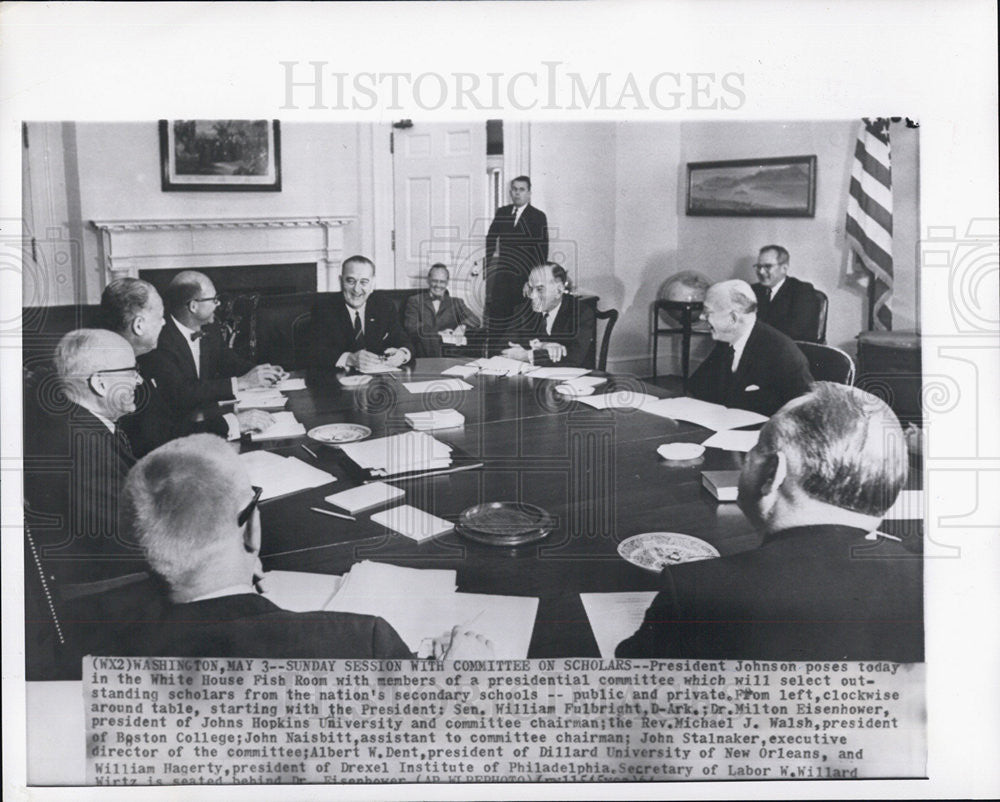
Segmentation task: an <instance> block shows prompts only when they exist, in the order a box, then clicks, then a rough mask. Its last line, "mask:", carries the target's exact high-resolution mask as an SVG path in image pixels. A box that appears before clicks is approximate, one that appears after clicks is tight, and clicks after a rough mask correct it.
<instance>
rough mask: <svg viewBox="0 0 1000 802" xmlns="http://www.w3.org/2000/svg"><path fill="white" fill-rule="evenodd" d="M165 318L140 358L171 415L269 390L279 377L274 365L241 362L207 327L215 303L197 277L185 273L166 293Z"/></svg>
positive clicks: (207, 282)
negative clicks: (240, 393) (153, 345)
mask: <svg viewBox="0 0 1000 802" xmlns="http://www.w3.org/2000/svg"><path fill="white" fill-rule="evenodd" d="M166 301H167V311H168V312H169V313H170V314H169V316H168V317H167V320H166V323H165V325H164V326H163V330H162V331H161V332H160V337H159V339H158V341H157V346H156V349H155V350H153V351H150V352H149V353H148V354H144V355H143V357H142V358H141V359H140V365H141V367H142V372H143V375H144V376H147V377H149V378H150V379H155V380H156V383H157V386H158V388H159V390H160V392H161V393H163V397H164V398H165V399H166V401H167V403H168V404H169V405H170V407H171V408H172V409H173V410H174V413H175V414H177V415H188V414H191V413H193V412H195V411H196V410H199V409H200V408H205V407H209V406H210V405H214V404H216V403H217V402H218V401H222V400H225V399H229V398H233V397H234V396H235V394H236V392H237V391H238V390H250V389H253V388H257V387H270V386H271V385H273V384H275V383H277V382H279V381H281V379H283V378H284V377H285V375H286V374H285V372H284V371H283V370H282V369H281V368H280V367H279V366H277V365H256V366H254V365H253V364H252V363H251V362H249V361H248V360H246V359H244V358H243V357H241V356H240V355H239V354H237V353H236V352H235V351H233V349H232V348H230V347H229V346H228V345H227V344H226V342H225V341H224V340H223V338H222V335H221V333H220V332H219V331H218V330H217V329H216V328H215V327H214V326H212V325H211V324H212V323H214V321H215V309H216V307H217V306H218V305H219V298H218V295H217V293H216V291H215V285H214V284H213V283H212V281H211V279H209V278H208V276H206V275H204V274H203V273H198V272H196V271H194V270H185V271H183V272H181V273H178V274H177V275H176V276H174V278H173V280H171V282H170V285H169V286H168V287H167V291H166Z"/></svg>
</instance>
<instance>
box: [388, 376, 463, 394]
mask: <svg viewBox="0 0 1000 802" xmlns="http://www.w3.org/2000/svg"><path fill="white" fill-rule="evenodd" d="M403 387H405V388H406V389H407V390H408V391H409V392H411V393H413V394H414V395H417V394H419V393H454V392H461V391H462V390H471V389H472V385H471V384H469V383H468V382H466V381H462V380H461V379H431V380H430V381H422V382H403Z"/></svg>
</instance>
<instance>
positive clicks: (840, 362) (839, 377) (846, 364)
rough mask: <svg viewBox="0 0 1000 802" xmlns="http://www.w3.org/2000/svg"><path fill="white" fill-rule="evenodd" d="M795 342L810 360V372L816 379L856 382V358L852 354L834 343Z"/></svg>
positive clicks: (841, 382)
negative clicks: (834, 345) (835, 346)
mask: <svg viewBox="0 0 1000 802" xmlns="http://www.w3.org/2000/svg"><path fill="white" fill-rule="evenodd" d="M795 344H796V345H797V346H798V347H799V350H800V351H801V352H802V353H803V354H804V355H805V358H806V359H807V360H808V361H809V372H810V373H811V374H812V377H813V378H814V379H816V381H828V382H837V384H846V385H849V386H850V385H853V384H854V360H853V359H851V357H850V354H848V353H846V352H845V351H841V350H840V349H839V348H834V347H833V346H832V345H820V344H819V343H806V342H801V341H799V340H796V342H795Z"/></svg>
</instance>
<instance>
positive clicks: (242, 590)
mask: <svg viewBox="0 0 1000 802" xmlns="http://www.w3.org/2000/svg"><path fill="white" fill-rule="evenodd" d="M247 593H249V594H250V595H252V596H256V595H257V589H256V588H254V586H253V585H251V584H249V583H248V584H239V585H228V586H226V587H224V588H219V589H218V590H213V591H212V592H210V593H203V594H202V595H201V596H196V597H195V598H193V599H190V601H193V602H198V601H206V600H207V599H219V598H222V597H223V596H242V595H244V594H247Z"/></svg>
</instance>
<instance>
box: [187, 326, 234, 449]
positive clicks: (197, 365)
mask: <svg viewBox="0 0 1000 802" xmlns="http://www.w3.org/2000/svg"><path fill="white" fill-rule="evenodd" d="M170 319H171V320H172V321H174V325H175V326H177V331H179V332H180V333H181V336H182V337H183V338H184V342H186V343H187V344H188V348H190V349H191V356H192V357H194V372H195V375H196V376H197V377H198V378H199V379H200V378H201V340H202V338H201V337H198V338H197V339H194V340H192V339H191V335H192V334H194V332H195V330H194V329H189V328H188V327H187V326H185V325H184V324H183V323H181V322H180V321H179V320H178V319H177V318H175V317H174V316H173V315H171V316H170ZM230 381H231V383H232V387H233V397H234V398H235V396H236V393H237V390H238V386H237V383H236V382H237V379H236V377H235V376H233V377H232V379H230ZM222 419H223V420H224V421H225V422H226V426H228V427H229V431H228V432H226V439H227V440H239V439H240V422H239V419H238V418H237V417H236V415H234V414H233V413H232V412H227V413H226V414H225V415H223V416H222Z"/></svg>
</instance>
